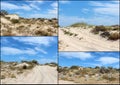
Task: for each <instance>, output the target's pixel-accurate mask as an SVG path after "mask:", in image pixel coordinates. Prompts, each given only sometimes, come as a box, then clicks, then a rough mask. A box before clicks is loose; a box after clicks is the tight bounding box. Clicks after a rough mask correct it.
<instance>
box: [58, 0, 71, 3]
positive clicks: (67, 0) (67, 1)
mask: <svg viewBox="0 0 120 85" xmlns="http://www.w3.org/2000/svg"><path fill="white" fill-rule="evenodd" d="M59 3H61V4H69V3H70V1H69V0H66V1H59Z"/></svg>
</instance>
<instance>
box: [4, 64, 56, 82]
mask: <svg viewBox="0 0 120 85" xmlns="http://www.w3.org/2000/svg"><path fill="white" fill-rule="evenodd" d="M2 84H57V71H56V68H55V67H50V66H36V67H34V68H33V69H32V70H31V71H29V72H28V73H24V74H22V75H19V76H17V78H9V79H4V80H2Z"/></svg>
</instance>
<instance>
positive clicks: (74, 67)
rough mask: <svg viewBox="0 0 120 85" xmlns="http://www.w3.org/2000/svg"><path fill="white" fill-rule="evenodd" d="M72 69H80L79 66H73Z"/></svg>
mask: <svg viewBox="0 0 120 85" xmlns="http://www.w3.org/2000/svg"><path fill="white" fill-rule="evenodd" d="M70 69H79V66H71V67H70Z"/></svg>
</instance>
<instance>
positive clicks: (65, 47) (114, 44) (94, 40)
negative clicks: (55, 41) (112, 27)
mask: <svg viewBox="0 0 120 85" xmlns="http://www.w3.org/2000/svg"><path fill="white" fill-rule="evenodd" d="M67 30H69V32H71V33H76V34H78V35H77V36H76V37H74V36H70V35H66V34H64V32H63V31H62V29H61V28H60V29H59V41H60V42H61V44H59V51H119V40H117V41H109V40H107V39H105V38H102V37H100V36H99V35H95V34H92V33H91V32H90V30H91V29H80V28H70V29H67Z"/></svg>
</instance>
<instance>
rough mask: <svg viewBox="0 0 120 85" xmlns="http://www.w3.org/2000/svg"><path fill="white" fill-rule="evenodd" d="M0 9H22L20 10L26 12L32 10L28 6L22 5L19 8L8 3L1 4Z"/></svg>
mask: <svg viewBox="0 0 120 85" xmlns="http://www.w3.org/2000/svg"><path fill="white" fill-rule="evenodd" d="M1 9H4V10H18V9H22V10H27V11H30V10H32V8H31V7H30V6H28V5H25V4H23V5H21V6H18V5H15V4H12V3H8V2H1Z"/></svg>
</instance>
